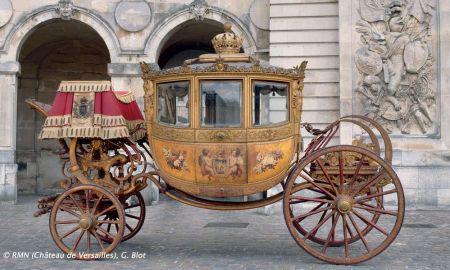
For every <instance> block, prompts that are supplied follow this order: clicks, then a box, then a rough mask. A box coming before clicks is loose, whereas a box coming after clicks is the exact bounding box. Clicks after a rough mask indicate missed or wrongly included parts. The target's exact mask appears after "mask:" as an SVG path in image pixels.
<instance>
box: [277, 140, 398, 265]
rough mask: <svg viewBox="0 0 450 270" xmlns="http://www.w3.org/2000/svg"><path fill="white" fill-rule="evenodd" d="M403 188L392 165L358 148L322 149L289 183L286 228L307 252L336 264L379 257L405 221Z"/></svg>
mask: <svg viewBox="0 0 450 270" xmlns="http://www.w3.org/2000/svg"><path fill="white" fill-rule="evenodd" d="M404 210H405V200H404V194H403V189H402V186H401V183H400V180H399V179H398V177H397V175H396V174H395V172H394V170H393V169H392V168H391V166H390V165H389V164H388V163H387V162H385V161H384V160H382V159H381V158H380V157H379V156H378V155H376V154H375V153H373V152H371V151H369V150H367V149H364V148H361V147H355V146H332V147H327V148H323V149H321V150H318V151H316V152H313V153H310V154H309V155H308V156H306V157H304V158H303V159H302V160H300V162H299V164H298V165H296V167H295V168H294V172H293V173H292V174H291V175H290V177H289V178H288V180H287V184H286V189H285V195H284V198H283V211H284V217H285V221H286V224H287V227H288V229H289V231H290V233H291V235H292V236H293V238H294V239H295V241H296V242H297V243H298V245H300V246H301V247H302V248H303V249H304V250H305V251H306V252H308V253H309V254H311V255H313V256H314V257H316V258H318V259H321V260H324V261H326V262H329V263H334V264H356V263H360V262H363V261H366V260H368V259H370V258H373V257H375V256H376V255H378V254H380V253H381V252H382V251H383V250H385V249H386V248H387V247H388V246H389V245H390V244H391V243H392V241H394V239H395V237H396V236H397V235H398V233H399V231H400V228H401V226H402V223H403V218H404Z"/></svg>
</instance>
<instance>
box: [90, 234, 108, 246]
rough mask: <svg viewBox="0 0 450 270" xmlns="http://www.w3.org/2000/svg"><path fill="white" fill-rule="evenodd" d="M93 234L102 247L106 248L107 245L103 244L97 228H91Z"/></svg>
mask: <svg viewBox="0 0 450 270" xmlns="http://www.w3.org/2000/svg"><path fill="white" fill-rule="evenodd" d="M91 232H92V234H93V235H94V237H95V239H97V242H98V244H99V245H100V247H101V248H102V250H105V247H104V246H103V244H102V240H100V237H99V236H98V234H97V232H96V231H95V230H91Z"/></svg>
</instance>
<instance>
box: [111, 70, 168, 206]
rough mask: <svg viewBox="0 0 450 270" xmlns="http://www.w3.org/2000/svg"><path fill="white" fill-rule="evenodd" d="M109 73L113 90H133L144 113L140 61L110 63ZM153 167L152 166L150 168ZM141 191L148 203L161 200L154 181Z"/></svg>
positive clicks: (148, 158)
mask: <svg viewBox="0 0 450 270" xmlns="http://www.w3.org/2000/svg"><path fill="white" fill-rule="evenodd" d="M108 74H109V75H110V76H111V84H112V88H113V90H117V91H126V90H131V91H133V93H134V95H135V97H136V102H137V103H138V105H139V107H140V109H141V111H142V113H144V88H143V81H142V78H141V75H142V73H141V68H140V65H139V64H138V63H110V64H108ZM144 117H145V116H144ZM147 160H150V161H151V158H150V157H147ZM152 167H153V166H150V168H152ZM141 193H142V196H143V197H144V200H145V204H146V205H150V204H153V203H156V202H158V201H159V191H158V188H156V186H155V185H154V184H153V183H152V182H150V183H148V187H147V188H146V189H144V190H142V191H141Z"/></svg>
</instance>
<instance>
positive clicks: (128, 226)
mask: <svg viewBox="0 0 450 270" xmlns="http://www.w3.org/2000/svg"><path fill="white" fill-rule="evenodd" d="M125 226H126V227H127V229H128V230H129V231H130V232H132V231H133V228H131V226H130V225H128V223H125Z"/></svg>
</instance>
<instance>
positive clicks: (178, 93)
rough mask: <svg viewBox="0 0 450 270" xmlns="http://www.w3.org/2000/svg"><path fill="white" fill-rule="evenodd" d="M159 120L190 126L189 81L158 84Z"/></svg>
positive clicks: (165, 122)
mask: <svg viewBox="0 0 450 270" xmlns="http://www.w3.org/2000/svg"><path fill="white" fill-rule="evenodd" d="M157 88H158V102H157V103H158V113H157V119H158V122H160V123H164V124H170V125H175V126H189V82H188V81H181V82H169V83H160V84H158V87H157Z"/></svg>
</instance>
